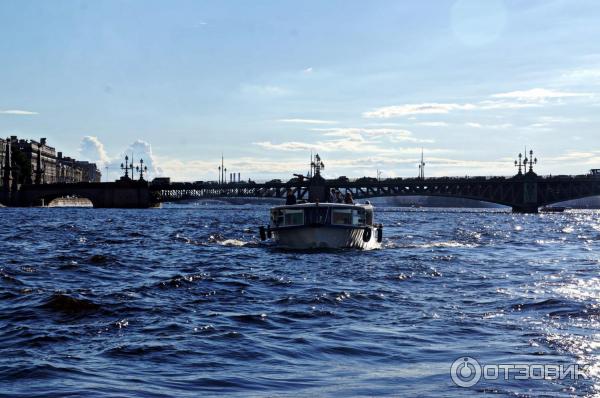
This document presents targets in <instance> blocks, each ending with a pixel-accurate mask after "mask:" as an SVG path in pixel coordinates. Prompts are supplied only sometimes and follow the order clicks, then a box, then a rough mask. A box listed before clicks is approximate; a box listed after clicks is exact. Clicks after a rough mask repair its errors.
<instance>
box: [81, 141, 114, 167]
mask: <svg viewBox="0 0 600 398" xmlns="http://www.w3.org/2000/svg"><path fill="white" fill-rule="evenodd" d="M79 156H80V157H81V159H83V160H87V161H90V162H95V163H96V164H97V165H98V166H99V167H102V166H103V165H104V164H106V163H108V162H109V161H110V159H109V157H108V155H107V154H106V150H105V149H104V144H103V143H102V142H100V140H99V139H98V137H94V136H90V135H87V136H85V137H83V138H82V139H81V143H80V144H79Z"/></svg>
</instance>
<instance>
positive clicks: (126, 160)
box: [121, 155, 133, 179]
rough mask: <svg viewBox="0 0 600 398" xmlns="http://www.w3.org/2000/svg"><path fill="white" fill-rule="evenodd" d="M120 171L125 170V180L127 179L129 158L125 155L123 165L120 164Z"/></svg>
mask: <svg viewBox="0 0 600 398" xmlns="http://www.w3.org/2000/svg"><path fill="white" fill-rule="evenodd" d="M132 167H133V166H132ZM121 170H125V178H126V179H129V156H127V155H125V165H123V163H121ZM131 175H132V176H133V172H132V173H131Z"/></svg>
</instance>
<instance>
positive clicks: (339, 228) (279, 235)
mask: <svg viewBox="0 0 600 398" xmlns="http://www.w3.org/2000/svg"><path fill="white" fill-rule="evenodd" d="M260 237H261V240H266V239H267V238H269V239H271V240H272V241H273V242H274V243H275V244H276V245H277V246H278V247H281V248H284V249H340V248H356V249H367V250H368V249H377V248H379V247H381V241H382V239H383V226H382V225H381V224H374V222H373V206H372V205H371V204H369V203H368V202H367V203H366V204H341V203H318V202H317V203H301V204H295V205H287V206H276V207H273V208H271V221H270V223H269V226H268V227H267V228H265V227H260Z"/></svg>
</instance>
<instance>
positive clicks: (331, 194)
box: [329, 188, 336, 203]
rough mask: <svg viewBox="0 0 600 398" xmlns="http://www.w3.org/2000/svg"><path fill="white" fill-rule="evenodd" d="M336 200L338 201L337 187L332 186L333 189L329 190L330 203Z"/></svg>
mask: <svg viewBox="0 0 600 398" xmlns="http://www.w3.org/2000/svg"><path fill="white" fill-rule="evenodd" d="M335 201H336V196H335V188H331V191H329V203H335Z"/></svg>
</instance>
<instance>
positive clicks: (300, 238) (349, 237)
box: [271, 225, 381, 250]
mask: <svg viewBox="0 0 600 398" xmlns="http://www.w3.org/2000/svg"><path fill="white" fill-rule="evenodd" d="M370 229H371V237H370V239H369V240H367V241H366V242H365V241H364V235H365V228H364V227H362V228H343V227H334V226H328V225H323V226H315V227H312V226H298V227H293V228H281V229H272V230H271V233H272V234H273V241H274V242H275V244H277V246H279V247H281V248H284V249H300V250H302V249H343V248H355V249H364V250H370V249H377V248H379V247H381V243H380V242H377V228H374V227H370Z"/></svg>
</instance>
